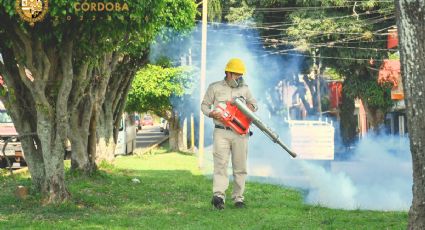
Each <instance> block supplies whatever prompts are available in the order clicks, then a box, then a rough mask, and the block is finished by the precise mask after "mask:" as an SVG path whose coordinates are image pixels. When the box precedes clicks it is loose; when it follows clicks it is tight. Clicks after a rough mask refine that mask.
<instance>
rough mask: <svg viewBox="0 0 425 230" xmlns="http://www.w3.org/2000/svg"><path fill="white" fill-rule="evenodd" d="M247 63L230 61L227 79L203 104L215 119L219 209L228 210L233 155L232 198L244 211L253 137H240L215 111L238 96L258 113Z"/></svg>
mask: <svg viewBox="0 0 425 230" xmlns="http://www.w3.org/2000/svg"><path fill="white" fill-rule="evenodd" d="M245 72H246V69H245V64H244V63H243V62H242V60H240V59H238V58H233V59H230V60H229V62H228V63H227V65H226V67H225V74H226V76H225V78H224V80H221V81H217V82H214V83H211V84H210V85H209V87H208V89H207V92H206V93H205V96H204V99H203V101H202V104H201V110H202V112H203V113H204V114H205V115H206V116H208V117H210V118H213V121H214V125H215V129H214V135H213V140H214V145H213V159H214V176H213V198H212V201H211V203H212V205H214V207H215V208H216V209H219V210H220V209H224V203H225V199H226V195H225V194H226V190H227V188H228V186H229V178H228V175H227V167H228V164H229V158H230V156H232V167H233V178H234V185H233V193H232V199H233V201H234V204H235V207H237V208H243V207H245V203H244V196H243V193H244V190H245V180H246V175H247V162H246V161H247V153H248V137H249V134H243V135H240V134H238V133H236V132H234V131H233V130H232V129H231V128H229V127H226V126H224V125H223V123H222V117H221V113H220V112H218V111H215V110H214V108H215V107H216V106H217V105H218V104H220V103H226V102H227V101H231V100H232V99H233V98H234V97H244V98H245V100H246V104H247V106H248V108H249V109H250V110H252V111H254V112H255V111H256V110H257V102H256V100H255V99H254V97H253V96H252V94H251V92H250V90H249V88H248V85H246V84H245V82H244V80H243V75H244V74H245Z"/></svg>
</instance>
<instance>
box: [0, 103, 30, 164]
mask: <svg viewBox="0 0 425 230" xmlns="http://www.w3.org/2000/svg"><path fill="white" fill-rule="evenodd" d="M16 136H18V133H17V131H16V129H15V125H14V124H13V121H12V118H11V117H10V116H9V114H7V111H6V108H5V107H4V105H3V103H2V102H0V168H3V167H6V166H7V159H6V158H5V156H4V155H3V152H2V149H3V146H4V144H5V142H6V140H9V142H8V144H7V146H6V148H5V151H4V153H5V155H6V157H7V158H8V159H9V161H10V163H11V164H12V167H13V168H20V167H22V166H26V162H25V156H24V153H23V151H22V146H21V142H20V140H19V138H17V137H16Z"/></svg>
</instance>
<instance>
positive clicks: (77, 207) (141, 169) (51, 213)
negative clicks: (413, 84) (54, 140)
mask: <svg viewBox="0 0 425 230" xmlns="http://www.w3.org/2000/svg"><path fill="white" fill-rule="evenodd" d="M27 177H28V176H27V175H25V174H24V175H20V176H18V177H17V180H16V181H14V180H12V179H11V178H10V177H8V178H6V177H4V176H0V186H1V190H0V202H1V204H0V229H20V228H30V229H405V228H406V226H407V212H377V211H362V210H354V211H345V210H335V209H328V208H323V207H320V206H311V205H306V204H304V203H303V198H302V195H301V192H299V191H296V190H293V189H288V188H283V187H281V186H276V185H267V184H260V183H248V184H247V186H246V194H245V199H246V201H247V208H246V209H236V208H234V207H233V205H232V203H231V202H229V203H227V205H226V209H224V210H222V211H217V210H214V209H213V208H212V206H211V204H210V199H211V184H212V181H211V180H210V179H208V178H207V177H205V176H203V175H202V173H201V172H200V171H199V170H198V169H197V161H196V158H195V157H193V156H189V155H183V154H177V153H166V152H165V150H163V149H162V150H158V151H157V153H156V154H154V155H148V156H143V157H137V156H128V157H121V158H117V159H116V162H115V166H114V167H112V166H104V167H102V170H100V172H99V173H97V174H96V175H95V176H94V177H91V178H87V177H83V176H78V175H71V174H69V173H67V185H68V188H69V190H70V192H71V193H72V200H71V201H70V202H68V203H65V204H62V205H47V206H41V202H40V197H39V196H37V195H34V194H31V195H30V197H29V198H28V199H27V200H25V201H21V200H18V199H17V198H15V197H14V195H13V190H14V188H15V187H16V185H18V184H24V185H30V181H29V179H28V178H27ZM133 178H137V179H139V180H140V183H133V182H132V179H133ZM228 192H229V193H228V196H229V197H230V192H231V188H230V189H229V191H228Z"/></svg>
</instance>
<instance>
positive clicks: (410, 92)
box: [395, 0, 425, 230]
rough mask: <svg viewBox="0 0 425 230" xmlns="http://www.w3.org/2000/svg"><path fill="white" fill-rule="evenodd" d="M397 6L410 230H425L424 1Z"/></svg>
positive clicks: (403, 2)
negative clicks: (409, 174) (408, 166)
mask: <svg viewBox="0 0 425 230" xmlns="http://www.w3.org/2000/svg"><path fill="white" fill-rule="evenodd" d="M395 2H396V8H397V13H396V15H397V27H398V32H399V39H400V40H399V44H400V61H401V73H402V78H403V86H404V93H405V103H406V110H407V118H408V119H407V126H408V130H409V137H410V151H411V153H412V161H413V162H412V164H413V188H412V191H413V200H412V206H411V207H410V211H409V224H408V228H409V229H418V230H419V229H425V132H424V130H425V100H424V89H425V79H424V76H425V59H424V57H425V42H424V41H425V10H424V9H425V1H424V0H411V1H407V0H398V1H395Z"/></svg>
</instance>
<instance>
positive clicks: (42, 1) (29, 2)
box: [15, 0, 49, 26]
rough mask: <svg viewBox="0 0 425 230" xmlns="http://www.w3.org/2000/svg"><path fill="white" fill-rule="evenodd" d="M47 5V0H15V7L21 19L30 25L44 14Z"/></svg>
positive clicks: (42, 17) (41, 18) (39, 19)
mask: <svg viewBox="0 0 425 230" xmlns="http://www.w3.org/2000/svg"><path fill="white" fill-rule="evenodd" d="M48 7H49V2H48V0H16V3H15V8H16V11H17V12H18V14H19V16H20V17H21V19H22V20H24V21H26V22H29V23H30V25H31V26H34V23H36V22H39V21H41V20H43V19H44V17H45V16H46V13H47V10H48Z"/></svg>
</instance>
